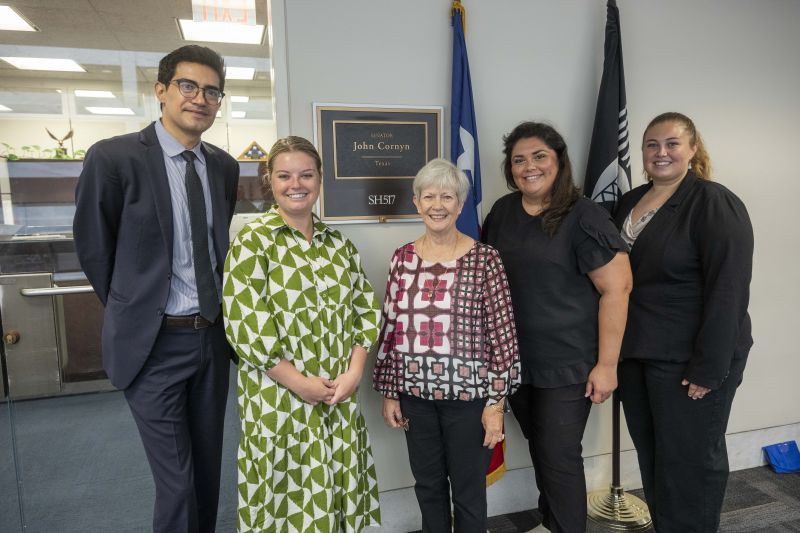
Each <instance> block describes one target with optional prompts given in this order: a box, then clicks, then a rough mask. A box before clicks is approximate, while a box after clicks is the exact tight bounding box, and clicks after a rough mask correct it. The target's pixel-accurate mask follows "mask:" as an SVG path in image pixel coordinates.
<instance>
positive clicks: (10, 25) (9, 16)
mask: <svg viewBox="0 0 800 533" xmlns="http://www.w3.org/2000/svg"><path fill="white" fill-rule="evenodd" d="M0 30H10V31H39V28H37V27H36V26H34V25H33V24H31V23H30V22H28V21H27V20H25V17H23V16H22V15H20V14H19V13H17V11H16V10H15V9H14V8H13V7H9V6H0Z"/></svg>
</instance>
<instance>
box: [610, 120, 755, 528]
mask: <svg viewBox="0 0 800 533" xmlns="http://www.w3.org/2000/svg"><path fill="white" fill-rule="evenodd" d="M642 158H643V160H644V169H645V172H646V173H647V177H648V180H649V182H648V183H647V184H646V185H642V186H641V187H637V188H636V189H634V190H632V191H631V192H629V193H628V194H626V195H625V196H624V197H623V198H622V201H621V202H620V205H619V208H618V209H617V213H616V216H615V220H616V222H617V224H618V225H619V226H620V228H621V232H622V236H623V238H624V239H625V240H626V241H627V242H628V243H629V244H631V245H632V248H631V266H632V269H633V276H634V289H633V292H632V293H631V300H630V313H629V316H628V327H627V329H626V331H625V337H624V340H623V343H622V352H621V357H622V362H621V363H620V366H619V378H620V395H621V397H622V405H623V408H624V409H625V418H626V420H627V422H628V429H629V430H630V433H631V437H632V438H633V443H634V444H635V445H636V451H637V453H638V456H639V467H640V469H641V473H642V483H643V485H644V494H645V497H646V499H647V503H648V506H649V507H650V514H651V515H652V517H653V522H654V525H655V529H656V531H658V533H671V532H676V533H677V532H680V533H690V532H704V533H712V532H715V531H716V530H717V527H718V526H719V515H720V510H721V507H722V499H723V496H724V494H725V485H726V483H727V479H728V455H727V451H726V448H725V429H726V427H727V425H728V416H729V414H730V409H731V403H732V402H733V396H734V393H735V392H736V388H737V387H738V385H739V383H740V382H741V380H742V372H743V371H744V366H745V361H746V360H747V354H748V352H749V350H750V346H752V344H753V340H752V337H751V335H750V317H749V315H748V314H747V305H748V300H749V295H750V276H751V273H752V262H753V229H752V227H751V225H750V219H749V217H748V215H747V210H746V209H745V207H744V205H743V204H742V202H741V200H739V198H737V197H736V196H735V195H734V194H733V193H732V192H730V191H729V190H728V189H726V188H725V187H723V186H722V185H719V184H717V183H713V182H711V181H709V176H710V161H709V157H708V154H707V153H706V151H705V149H704V147H703V142H702V140H701V138H700V135H699V134H698V133H697V130H696V128H695V126H694V123H692V121H691V120H690V119H689V118H688V117H686V116H684V115H681V114H679V113H664V114H663V115H659V116H657V117H656V118H654V119H653V120H652V122H650V124H649V125H648V126H647V129H646V130H645V134H644V138H643V142H642Z"/></svg>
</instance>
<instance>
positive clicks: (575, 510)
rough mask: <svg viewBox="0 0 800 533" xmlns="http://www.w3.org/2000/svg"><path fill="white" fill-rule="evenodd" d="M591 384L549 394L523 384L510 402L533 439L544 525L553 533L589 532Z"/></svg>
mask: <svg viewBox="0 0 800 533" xmlns="http://www.w3.org/2000/svg"><path fill="white" fill-rule="evenodd" d="M585 392H586V384H585V383H580V384H577V385H568V386H565V387H555V388H551V389H544V388H539V387H534V386H532V385H521V386H520V388H519V389H518V390H517V392H516V393H515V394H514V395H512V396H511V397H510V398H509V402H510V404H511V410H512V411H513V412H514V417H516V419H517V421H518V422H519V426H520V428H521V429H522V433H523V435H525V438H526V439H528V449H529V450H530V453H531V461H533V470H534V474H535V476H536V486H537V487H538V488H539V511H540V512H541V513H542V523H543V524H544V525H545V527H547V528H548V529H549V530H550V531H551V532H553V533H583V532H584V531H586V478H585V476H584V473H583V455H582V454H583V446H582V445H581V441H582V440H583V432H584V430H585V429H586V421H587V420H588V419H589V411H590V409H591V406H592V404H591V401H590V400H589V399H588V398H584V394H585Z"/></svg>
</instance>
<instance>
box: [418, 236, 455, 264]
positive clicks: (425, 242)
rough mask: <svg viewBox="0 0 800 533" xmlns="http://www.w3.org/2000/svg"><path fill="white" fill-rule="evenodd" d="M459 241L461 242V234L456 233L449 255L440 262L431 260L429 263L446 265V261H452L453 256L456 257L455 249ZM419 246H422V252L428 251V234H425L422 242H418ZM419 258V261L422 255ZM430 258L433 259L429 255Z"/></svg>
mask: <svg viewBox="0 0 800 533" xmlns="http://www.w3.org/2000/svg"><path fill="white" fill-rule="evenodd" d="M459 241H461V234H460V233H457V234H456V240H455V241H453V247H452V248H451V249H450V254H449V255H447V256H445V258H446V259H445V260H440V261H434V260H433V259H431V260H430V262H431V263H446V262H448V261H452V260H453V256H454V255H456V248H457V247H458V243H459ZM420 244H421V245H424V246H421V248H423V250H424V251H426V252H428V251H430V250H429V249H428V234H427V233H426V234H425V235H423V236H422V240H421V241H420ZM419 256H420V259H422V253H420V254H419ZM431 257H434V256H433V255H431Z"/></svg>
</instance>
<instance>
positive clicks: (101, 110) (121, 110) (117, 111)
mask: <svg viewBox="0 0 800 533" xmlns="http://www.w3.org/2000/svg"><path fill="white" fill-rule="evenodd" d="M86 111H88V112H89V113H92V114H94V115H135V114H136V113H134V112H133V109H131V108H129V107H94V106H87V107H86Z"/></svg>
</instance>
